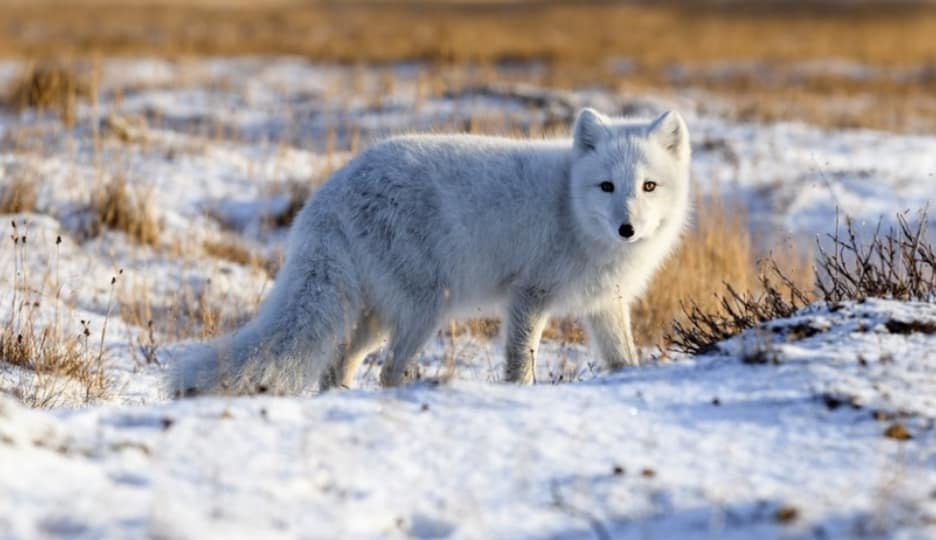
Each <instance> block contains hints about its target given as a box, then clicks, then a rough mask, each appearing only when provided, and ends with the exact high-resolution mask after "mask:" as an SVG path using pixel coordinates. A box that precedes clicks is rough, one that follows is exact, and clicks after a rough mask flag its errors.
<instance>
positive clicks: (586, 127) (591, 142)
mask: <svg viewBox="0 0 936 540" xmlns="http://www.w3.org/2000/svg"><path fill="white" fill-rule="evenodd" d="M610 133H611V132H610V131H609V130H608V119H607V118H606V117H605V116H604V115H602V114H601V113H599V112H598V111H596V110H595V109H589V108H585V109H582V110H581V111H579V113H578V117H576V119H575V125H574V126H573V127H572V145H573V147H574V148H575V150H576V151H578V152H579V153H581V154H584V153H586V152H591V151H592V150H594V149H595V147H596V146H598V143H600V142H601V141H603V140H604V139H606V138H607V137H608V135H610Z"/></svg>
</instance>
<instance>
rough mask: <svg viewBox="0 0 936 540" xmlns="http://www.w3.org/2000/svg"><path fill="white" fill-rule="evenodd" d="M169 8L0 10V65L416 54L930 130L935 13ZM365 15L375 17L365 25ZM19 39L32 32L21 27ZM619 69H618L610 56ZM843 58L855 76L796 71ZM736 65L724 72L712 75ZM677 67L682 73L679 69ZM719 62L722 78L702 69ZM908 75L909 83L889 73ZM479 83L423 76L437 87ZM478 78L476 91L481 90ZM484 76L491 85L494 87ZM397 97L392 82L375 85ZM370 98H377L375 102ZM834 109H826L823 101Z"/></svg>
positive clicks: (31, 76) (78, 88) (40, 5)
mask: <svg viewBox="0 0 936 540" xmlns="http://www.w3.org/2000/svg"><path fill="white" fill-rule="evenodd" d="M718 4H719V3H717V2H716V3H712V2H694V3H690V4H688V5H686V4H683V3H676V2H662V3H640V4H625V3H617V2H509V1H494V2H459V3H455V2H431V1H403V2H379V3H374V2H291V1H286V2H279V1H277V2H270V1H265V2H249V3H237V4H228V3H217V2H208V3H206V2H193V3H187V2H176V1H173V0H156V1H154V2H145V3H143V4H142V5H141V4H138V3H137V4H130V3H125V2H119V3H118V2H100V1H96V0H72V1H70V2H57V3H48V2H21V3H12V4H10V3H5V4H2V5H0V20H3V21H5V22H6V24H5V25H3V26H0V56H2V55H13V56H19V57H27V58H74V57H77V58H81V57H89V56H90V57H93V56H95V55H103V56H110V55H157V56H168V57H180V56H186V55H222V56H224V55H227V56H231V55H244V54H298V55H302V56H304V57H307V58H310V59H314V60H321V61H338V62H345V63H385V62H396V61H400V60H413V59H416V60H423V61H427V62H430V63H432V64H437V65H452V64H458V65H472V66H476V67H480V70H478V73H480V75H478V76H479V77H481V78H482V79H490V78H491V77H502V76H504V74H503V72H497V71H496V70H495V69H494V67H495V66H498V65H500V66H506V65H511V64H514V63H516V62H537V63H538V64H539V65H541V66H542V68H543V69H541V70H539V71H537V72H536V73H531V74H528V75H527V77H528V78H532V79H534V80H532V81H530V82H535V83H540V84H544V85H548V86H566V87H568V86H578V85H585V84H588V85H591V84H596V83H597V84H602V85H606V86H609V87H611V88H615V89H618V90H622V91H648V90H659V89H679V88H686V87H692V88H702V89H706V90H708V91H710V92H713V93H715V94H717V95H720V96H723V97H727V98H730V99H731V100H735V101H737V102H738V104H737V111H738V112H737V114H738V115H739V116H743V117H745V118H753V119H758V120H771V119H777V118H781V119H799V120H806V121H810V122H814V123H817V124H820V125H823V126H829V127H846V126H848V127H850V126H859V127H873V128H882V129H893V130H914V131H920V130H923V129H926V128H927V127H928V126H932V125H936V98H934V97H933V95H934V92H933V91H934V89H936V77H933V76H932V70H930V69H929V68H928V66H930V65H932V64H933V62H936V40H933V39H931V36H932V35H934V34H936V6H932V5H930V6H927V5H922V4H919V5H888V6H886V7H885V6H881V5H880V4H878V5H871V4H870V3H869V4H867V5H865V4H862V3H855V2H850V3H848V4H847V5H845V4H844V3H839V5H825V6H824V5H822V4H823V2H795V3H793V4H790V3H788V2H783V3H778V2H771V3H767V5H765V4H764V3H755V4H752V3H750V2H737V3H732V5H728V6H726V5H724V4H723V3H722V5H718ZM374 21H380V23H379V24H375V23H374ZM25 29H28V32H27V31H26V30H25ZM622 58H625V59H628V61H629V64H628V65H629V68H628V69H627V70H625V71H623V72H622V71H620V70H619V68H618V67H615V66H616V65H617V66H619V65H620V64H621V62H620V59H622ZM829 59H834V60H844V61H846V62H852V63H857V64H862V65H867V66H869V67H871V68H876V69H877V70H878V71H869V72H867V73H865V74H862V75H861V76H857V77H856V76H854V75H850V74H848V73H836V72H834V71H832V70H828V69H825V70H823V69H820V70H814V71H810V72H804V71H801V70H797V69H796V67H797V65H799V63H802V62H804V61H817V60H818V61H826V60H829ZM737 62H744V63H747V65H749V67H748V68H742V69H737V70H734V71H730V72H728V73H725V72H722V71H719V70H718V69H717V67H718V66H723V65H725V64H729V65H730V64H732V63H737ZM36 65H37V66H40V67H36V68H31V69H30V70H27V71H25V72H24V74H23V75H22V76H21V77H19V82H17V83H16V84H15V85H14V89H13V90H11V91H10V92H8V94H10V96H12V97H11V98H8V101H10V100H12V102H15V103H18V104H19V105H18V106H24V105H28V106H37V105H38V104H41V103H45V104H47V105H46V106H48V107H55V108H58V109H61V110H62V111H63V116H64V117H70V114H71V113H68V111H70V110H72V109H73V102H74V100H75V99H77V98H80V97H81V96H82V93H83V88H85V86H86V83H83V82H82V79H81V78H80V77H78V76H77V75H74V70H72V71H69V70H68V69H67V68H64V69H63V68H62V67H60V66H62V65H65V66H67V65H69V64H63V63H62V62H59V63H57V64H56V63H49V62H42V63H39V64H36ZM674 66H678V67H679V70H678V73H677V71H674V69H673V68H674ZM712 68H716V69H712ZM893 69H898V70H901V69H903V70H905V71H906V70H908V69H909V70H914V69H916V70H917V71H915V72H913V74H912V75H910V76H909V78H906V77H903V78H902V77H897V76H894V74H893V73H892V72H891V71H890V70H893ZM470 82H479V81H476V80H475V81H461V82H459V81H453V80H447V81H441V80H430V81H427V84H426V86H427V87H429V88H434V89H435V90H430V92H432V91H434V92H436V93H438V92H441V91H443V90H444V89H445V88H449V89H450V88H451V87H452V86H453V85H455V86H457V85H459V84H466V83H470ZM481 82H483V81H481ZM488 82H489V81H488ZM380 87H381V88H384V89H388V88H389V87H392V79H390V80H389V81H384V82H381V84H380ZM374 99H375V100H377V101H378V102H379V100H380V99H381V96H380V95H379V92H378V95H377V96H374ZM830 100H831V101H833V103H832V106H829V103H830Z"/></svg>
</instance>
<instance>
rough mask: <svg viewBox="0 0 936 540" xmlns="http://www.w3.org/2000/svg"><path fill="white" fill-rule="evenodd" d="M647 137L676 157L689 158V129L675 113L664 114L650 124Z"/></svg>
mask: <svg viewBox="0 0 936 540" xmlns="http://www.w3.org/2000/svg"><path fill="white" fill-rule="evenodd" d="M647 136H648V138H650V139H651V140H653V141H656V142H657V143H659V144H660V145H661V146H662V147H663V148H665V149H666V150H667V151H669V152H670V153H672V154H673V155H674V156H676V157H679V158H682V157H688V156H689V153H688V152H689V129H688V128H687V127H686V122H684V121H683V119H682V116H680V115H679V113H678V112H676V111H668V112H665V113H663V114H661V115H660V116H658V117H657V118H656V120H654V121H653V122H651V123H650V127H649V128H648V130H647Z"/></svg>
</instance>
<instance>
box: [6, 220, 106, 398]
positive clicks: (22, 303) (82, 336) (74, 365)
mask: <svg viewBox="0 0 936 540" xmlns="http://www.w3.org/2000/svg"><path fill="white" fill-rule="evenodd" d="M10 240H11V241H12V250H11V252H12V255H13V274H12V279H11V282H12V284H13V288H12V298H11V300H10V305H11V310H10V315H9V317H8V318H7V319H6V320H4V321H2V322H0V363H5V364H9V365H12V366H17V367H20V368H24V369H25V370H26V371H27V372H28V373H29V376H27V377H25V378H23V379H21V380H22V381H23V384H21V385H20V386H19V387H17V388H15V389H14V390H15V392H16V394H17V397H18V398H19V399H20V400H21V401H23V402H24V403H26V404H28V405H30V406H34V407H52V406H55V405H59V404H61V403H63V402H65V401H66V400H74V399H80V400H81V401H83V402H85V403H87V402H90V401H92V400H95V399H98V398H100V397H103V396H104V395H106V393H107V391H108V385H109V380H108V377H107V373H106V366H105V360H104V339H105V336H106V333H107V319H108V318H109V316H110V307H111V304H110V300H112V299H113V291H114V286H115V284H116V282H117V277H116V276H114V277H113V278H112V279H111V297H110V300H109V302H108V310H107V315H106V316H105V319H104V323H103V325H102V328H101V330H100V335H99V339H100V341H97V340H98V335H97V331H96V330H95V334H94V335H93V336H92V329H91V323H90V322H89V321H84V320H82V321H80V329H79V328H76V329H74V333H71V332H69V331H67V330H65V329H63V328H62V326H61V318H60V317H59V315H60V313H59V309H60V308H61V302H60V298H59V295H58V292H59V290H60V287H61V285H60V284H59V283H53V284H51V285H50V284H49V283H48V281H47V276H43V277H37V276H33V275H32V271H31V270H33V269H30V268H29V267H28V266H27V265H26V264H25V261H26V260H27V259H26V256H25V255H26V254H25V252H26V249H27V248H28V246H27V236H26V235H25V234H24V233H23V232H22V231H21V230H20V229H19V228H18V227H17V225H16V223H15V222H13V224H12V234H11V235H10ZM59 240H60V239H58V240H57V241H56V242H57V243H58V241H59ZM50 289H51V291H50ZM42 302H54V303H55V311H56V313H55V317H54V318H53V319H52V320H44V319H42V317H40V313H39V308H40V304H41V303H42ZM66 396H68V397H66Z"/></svg>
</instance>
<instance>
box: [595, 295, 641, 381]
mask: <svg viewBox="0 0 936 540" xmlns="http://www.w3.org/2000/svg"><path fill="white" fill-rule="evenodd" d="M587 323H588V329H589V331H590V332H589V333H590V334H591V339H592V342H593V343H594V344H595V348H596V349H598V353H599V354H600V355H601V356H602V358H604V361H605V363H606V364H607V365H608V368H610V369H612V370H615V369H621V368H623V367H625V366H636V365H638V364H640V357H639V356H638V354H637V347H636V346H635V345H634V334H633V333H632V331H631V320H630V306H628V305H627V304H626V303H624V302H619V303H616V304H614V305H612V306H609V307H606V308H605V309H603V310H601V311H598V312H596V313H593V314H591V315H589V316H588V320H587Z"/></svg>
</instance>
